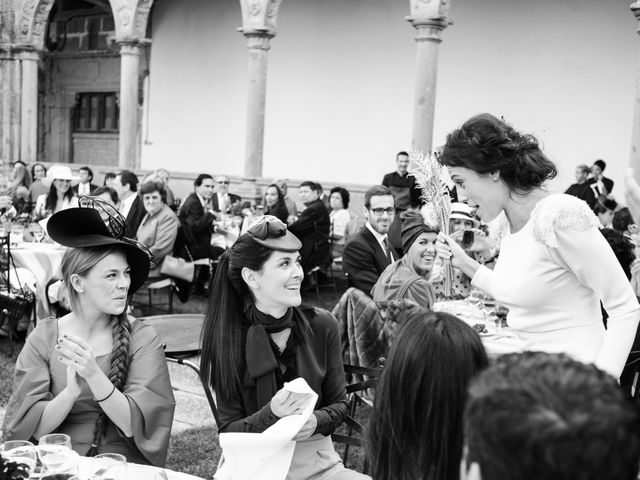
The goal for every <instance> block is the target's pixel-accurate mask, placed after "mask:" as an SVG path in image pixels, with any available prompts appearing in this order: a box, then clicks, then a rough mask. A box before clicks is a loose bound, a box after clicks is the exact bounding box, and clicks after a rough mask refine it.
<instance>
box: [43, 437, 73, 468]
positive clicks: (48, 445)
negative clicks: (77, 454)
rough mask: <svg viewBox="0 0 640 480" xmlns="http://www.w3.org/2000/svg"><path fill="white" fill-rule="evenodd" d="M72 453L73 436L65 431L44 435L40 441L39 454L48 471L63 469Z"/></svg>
mask: <svg viewBox="0 0 640 480" xmlns="http://www.w3.org/2000/svg"><path fill="white" fill-rule="evenodd" d="M70 455H71V438H70V437H69V435H66V434H64V433H51V434H49V435H43V436H42V437H40V441H39V442H38V456H39V457H40V461H41V462H42V465H43V466H44V467H45V468H46V470H47V471H51V472H55V471H60V470H62V469H63V467H64V466H65V464H66V463H67V460H68V459H69V457H70Z"/></svg>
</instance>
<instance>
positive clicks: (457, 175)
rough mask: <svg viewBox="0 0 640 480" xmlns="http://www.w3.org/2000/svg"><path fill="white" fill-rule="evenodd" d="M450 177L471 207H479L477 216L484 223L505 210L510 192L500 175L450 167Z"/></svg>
mask: <svg viewBox="0 0 640 480" xmlns="http://www.w3.org/2000/svg"><path fill="white" fill-rule="evenodd" d="M449 176H450V177H451V180H452V181H453V183H455V184H456V186H457V187H458V188H460V189H462V191H464V192H465V194H466V196H467V198H468V201H469V205H470V206H471V207H477V209H478V210H477V212H476V215H477V216H478V217H480V218H481V219H482V221H483V222H490V221H491V220H493V219H494V218H496V217H497V216H498V215H499V214H500V212H501V211H502V210H503V209H504V206H505V204H506V200H507V198H508V196H509V190H508V188H507V187H506V185H505V184H504V182H502V180H501V179H500V174H499V173H497V172H495V173H478V172H475V171H474V170H471V169H469V168H465V167H449Z"/></svg>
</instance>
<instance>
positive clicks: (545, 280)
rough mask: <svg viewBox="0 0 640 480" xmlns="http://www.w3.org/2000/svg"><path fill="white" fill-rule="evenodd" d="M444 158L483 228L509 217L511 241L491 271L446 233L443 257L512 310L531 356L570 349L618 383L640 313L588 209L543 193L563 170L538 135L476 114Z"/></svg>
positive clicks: (504, 243) (454, 134)
mask: <svg viewBox="0 0 640 480" xmlns="http://www.w3.org/2000/svg"><path fill="white" fill-rule="evenodd" d="M440 161H441V163H442V164H443V165H445V166H447V167H448V169H449V174H450V176H451V179H452V180H453V181H454V182H455V184H456V185H457V186H458V188H460V189H462V190H464V191H465V193H466V195H467V197H468V198H469V202H470V203H471V204H473V205H477V207H478V210H477V215H478V216H479V217H480V218H481V219H482V220H483V221H485V222H489V221H491V220H493V219H495V218H496V217H497V216H498V215H499V214H500V213H501V212H504V213H505V216H506V219H507V221H508V224H509V230H510V234H508V235H506V236H505V237H504V238H503V240H502V244H501V248H500V256H499V257H498V260H497V262H496V264H495V268H494V270H493V271H491V270H489V269H488V268H486V267H484V266H481V265H480V264H479V263H478V262H476V261H475V260H473V259H472V258H470V257H469V256H467V255H466V254H465V253H464V251H463V250H462V248H461V247H460V246H459V245H457V244H456V242H454V241H452V240H451V239H450V238H449V237H446V236H445V235H442V234H441V235H440V241H439V242H438V253H439V254H440V255H442V256H444V257H445V258H446V257H450V258H451V261H452V264H453V266H455V267H458V268H460V269H461V270H462V271H463V272H465V273H466V274H467V275H468V276H469V277H470V278H471V279H472V285H474V286H476V287H478V288H481V289H482V290H484V291H486V292H487V293H489V294H491V295H492V296H494V297H495V298H496V300H497V301H498V302H500V303H502V304H504V305H505V306H506V307H508V308H509V325H510V326H511V327H512V328H513V329H514V330H516V331H517V333H518V334H519V336H520V337H521V339H522V340H523V341H524V342H525V347H526V348H527V349H528V350H542V351H546V352H565V353H568V354H569V355H572V356H573V357H574V358H576V359H578V360H581V361H583V362H594V363H595V364H596V365H597V366H598V367H600V368H601V369H603V370H605V371H607V372H609V373H611V374H612V375H614V376H615V377H619V375H620V373H621V372H622V369H623V368H624V365H625V362H626V360H627V357H628V355H629V351H630V349H631V345H632V343H633V339H634V337H635V334H636V330H637V327H638V321H639V320H640V306H639V305H638V301H637V299H636V297H635V295H634V292H633V290H632V288H631V285H630V284H629V281H628V280H627V278H626V276H625V274H624V272H623V270H622V267H620V265H619V263H618V261H617V260H616V257H615V255H614V254H613V251H612V250H611V248H610V247H609V245H608V243H607V242H606V240H605V239H604V237H603V236H602V235H601V233H600V232H599V229H598V227H599V222H598V219H597V218H596V216H595V215H594V214H593V212H592V211H591V210H590V209H589V207H588V206H587V204H586V203H585V202H584V201H582V200H579V199H577V198H575V197H572V196H569V195H565V194H549V192H548V191H547V190H546V189H545V188H544V183H545V182H546V181H547V180H549V179H551V178H554V177H555V176H556V174H557V170H556V167H555V165H554V164H553V163H552V162H551V161H550V160H549V159H548V158H547V157H546V156H545V155H544V154H543V153H542V151H541V150H540V147H539V146H538V143H537V141H536V140H535V138H533V137H532V136H530V135H523V134H520V133H519V132H517V131H515V130H514V129H513V128H512V127H510V126H509V125H507V124H506V123H504V122H503V121H501V120H498V119H497V118H495V117H494V116H492V115H489V114H483V115H478V116H476V117H473V118H471V119H469V120H468V121H467V122H465V124H464V125H463V126H462V127H461V128H460V129H458V130H455V131H453V132H452V133H451V134H449V136H448V137H447V143H446V145H445V147H444V150H443V151H442V154H441V157H440ZM600 301H602V304H603V306H604V308H605V309H606V310H607V312H608V314H609V320H608V322H609V323H608V329H607V330H605V328H604V325H603V322H602V314H601V310H600Z"/></svg>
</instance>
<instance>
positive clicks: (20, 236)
mask: <svg viewBox="0 0 640 480" xmlns="http://www.w3.org/2000/svg"><path fill="white" fill-rule="evenodd" d="M23 241H24V225H22V224H21V223H13V225H11V246H12V247H17V246H18V244H20V243H22V242H23Z"/></svg>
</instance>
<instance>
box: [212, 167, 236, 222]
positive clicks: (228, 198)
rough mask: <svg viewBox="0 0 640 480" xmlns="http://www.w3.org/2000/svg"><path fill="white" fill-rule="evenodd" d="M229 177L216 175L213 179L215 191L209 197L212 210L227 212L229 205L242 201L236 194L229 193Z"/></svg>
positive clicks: (229, 209) (229, 208)
mask: <svg viewBox="0 0 640 480" xmlns="http://www.w3.org/2000/svg"><path fill="white" fill-rule="evenodd" d="M229 183H230V182H229V177H227V176H226V175H218V176H216V179H215V185H216V193H215V194H214V195H213V197H212V198H211V205H212V208H213V211H214V212H222V213H229V212H230V211H231V207H233V206H234V205H239V204H240V202H241V201H242V198H240V197H239V196H238V195H235V194H233V193H229Z"/></svg>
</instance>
